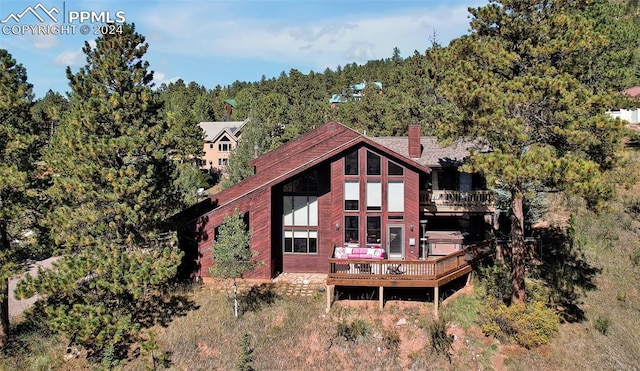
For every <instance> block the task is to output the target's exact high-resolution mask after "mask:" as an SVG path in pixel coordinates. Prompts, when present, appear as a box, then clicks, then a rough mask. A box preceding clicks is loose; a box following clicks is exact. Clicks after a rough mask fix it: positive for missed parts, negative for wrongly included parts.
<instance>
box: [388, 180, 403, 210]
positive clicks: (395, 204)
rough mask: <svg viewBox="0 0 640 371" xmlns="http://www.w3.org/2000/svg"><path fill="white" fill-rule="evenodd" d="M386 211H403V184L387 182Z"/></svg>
mask: <svg viewBox="0 0 640 371" xmlns="http://www.w3.org/2000/svg"><path fill="white" fill-rule="evenodd" d="M387 211H390V212H403V211H404V183H403V182H389V184H388V187H387Z"/></svg>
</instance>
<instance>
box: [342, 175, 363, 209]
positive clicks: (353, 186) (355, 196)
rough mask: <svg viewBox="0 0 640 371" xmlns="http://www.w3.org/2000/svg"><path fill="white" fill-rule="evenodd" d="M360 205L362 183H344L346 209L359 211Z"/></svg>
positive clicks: (353, 181) (351, 181)
mask: <svg viewBox="0 0 640 371" xmlns="http://www.w3.org/2000/svg"><path fill="white" fill-rule="evenodd" d="M359 205H360V182H358V181H357V180H347V181H346V182H344V209H345V210H358V209H359Z"/></svg>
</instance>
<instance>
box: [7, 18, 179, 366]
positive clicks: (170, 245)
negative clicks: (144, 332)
mask: <svg viewBox="0 0 640 371" xmlns="http://www.w3.org/2000/svg"><path fill="white" fill-rule="evenodd" d="M147 48H148V44H146V43H145V39H144V37H143V36H141V35H139V34H138V33H136V32H135V27H134V26H133V25H128V24H125V25H123V32H122V33H121V34H115V35H104V36H102V37H100V38H98V39H97V40H96V45H95V47H92V46H91V45H90V44H89V43H85V46H84V48H83V51H84V53H85V54H86V56H87V64H86V66H85V67H83V68H81V69H80V70H79V71H78V72H77V73H75V74H73V73H72V72H71V69H70V68H67V76H68V78H69V81H70V87H71V90H72V91H71V93H70V95H69V97H70V103H69V110H68V111H67V113H66V115H65V116H64V117H63V119H62V122H61V123H60V126H59V127H58V129H57V130H56V132H55V133H54V135H53V137H52V139H51V143H50V146H49V147H48V148H47V149H46V150H45V152H44V157H43V160H44V163H45V166H46V168H47V171H48V173H49V174H50V176H51V179H50V181H51V186H50V187H49V188H48V189H47V190H46V196H47V197H48V198H49V200H50V202H51V211H50V213H49V214H48V215H47V216H46V218H45V219H44V220H43V225H44V226H46V227H47V228H49V229H50V231H51V238H52V240H53V241H54V243H55V245H56V248H57V250H58V251H59V254H60V260H59V261H58V262H57V263H56V264H55V266H54V268H53V269H51V270H47V271H43V272H40V273H39V274H38V276H37V277H36V278H35V279H29V280H27V281H26V282H25V283H24V284H23V285H22V286H21V287H19V290H20V292H21V293H23V294H26V295H30V294H33V293H35V292H38V293H40V294H41V295H43V296H46V297H47V301H48V303H47V308H46V313H47V315H48V316H49V319H50V322H49V323H50V327H51V328H52V329H54V330H56V331H59V332H61V333H63V334H65V335H67V336H68V337H69V338H70V340H71V341H72V342H74V343H76V344H79V345H82V346H84V347H86V348H87V349H88V350H89V354H90V355H91V357H92V358H93V359H95V360H101V359H102V360H103V361H104V362H106V363H107V366H109V367H111V366H112V365H113V364H114V363H117V362H118V360H120V359H122V358H124V357H126V352H127V349H128V348H127V346H128V344H129V342H131V341H133V340H135V339H136V335H137V331H138V330H139V329H140V328H142V327H143V326H148V325H151V324H152V323H153V320H152V319H153V318H157V317H156V316H157V313H153V311H155V310H156V309H155V308H154V304H155V303H156V302H157V301H158V298H157V295H158V289H159V288H161V286H162V285H163V284H165V283H166V282H167V281H168V280H169V279H171V278H173V277H174V275H175V272H176V268H177V265H178V264H179V262H180V256H181V254H180V252H179V250H178V249H177V247H176V246H175V243H174V242H175V236H174V233H173V232H171V231H169V230H168V228H167V226H166V225H164V220H166V218H168V217H169V216H170V215H172V214H173V213H174V212H175V211H177V210H178V209H179V207H180V206H181V205H182V202H181V200H180V195H179V191H178V190H177V189H176V188H175V185H174V182H175V178H176V169H175V167H176V165H175V163H174V162H173V161H172V159H171V153H172V148H171V144H172V143H173V141H172V139H171V138H169V137H168V135H167V133H168V131H169V128H168V125H167V123H166V121H163V120H161V114H160V112H161V108H162V106H161V104H160V101H159V99H158V97H157V94H156V93H154V91H153V90H152V89H151V87H152V83H151V81H152V79H153V73H152V72H150V71H149V70H148V66H149V64H148V62H146V61H144V60H143V59H142V58H143V56H144V54H145V53H146V51H147Z"/></svg>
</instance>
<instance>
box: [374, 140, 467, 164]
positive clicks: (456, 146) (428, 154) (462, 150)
mask: <svg viewBox="0 0 640 371" xmlns="http://www.w3.org/2000/svg"><path fill="white" fill-rule="evenodd" d="M369 139H371V140H372V141H374V142H376V143H378V144H380V145H381V146H383V147H386V148H389V149H390V150H392V151H394V152H396V153H398V154H400V155H402V156H405V157H409V146H408V144H407V143H408V138H407V137H373V138H369ZM420 144H421V145H422V153H421V156H420V157H419V158H412V160H414V161H415V162H417V163H419V164H420V165H423V166H426V167H430V168H437V167H442V166H445V165H459V164H461V163H462V162H463V161H464V159H465V158H467V157H469V154H470V153H469V149H470V148H472V147H473V146H474V143H473V142H470V141H456V142H454V143H453V144H452V145H450V146H447V147H444V146H442V145H441V144H440V143H438V138H436V137H433V136H423V137H420Z"/></svg>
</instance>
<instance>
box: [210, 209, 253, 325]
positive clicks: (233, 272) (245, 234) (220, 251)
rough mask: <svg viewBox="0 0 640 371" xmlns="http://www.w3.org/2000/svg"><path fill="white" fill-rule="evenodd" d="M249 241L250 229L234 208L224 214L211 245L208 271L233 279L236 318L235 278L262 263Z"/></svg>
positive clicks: (213, 274)
mask: <svg viewBox="0 0 640 371" xmlns="http://www.w3.org/2000/svg"><path fill="white" fill-rule="evenodd" d="M250 241H251V231H250V230H247V225H246V224H245V223H244V221H243V220H242V215H241V214H240V212H239V211H238V210H237V209H236V210H234V211H233V214H229V215H225V217H224V222H223V223H222V225H221V226H220V227H219V229H218V237H217V238H216V241H215V245H214V247H213V254H212V255H213V261H214V264H213V266H212V267H211V268H209V273H211V275H212V276H213V277H218V278H225V279H229V278H230V279H232V280H233V304H234V314H235V317H236V318H238V286H237V279H238V278H241V277H242V276H243V275H244V274H246V273H249V272H251V271H252V270H254V269H255V268H256V267H258V266H260V265H262V264H263V262H262V261H259V260H255V259H254V256H253V251H251V245H250Z"/></svg>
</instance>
